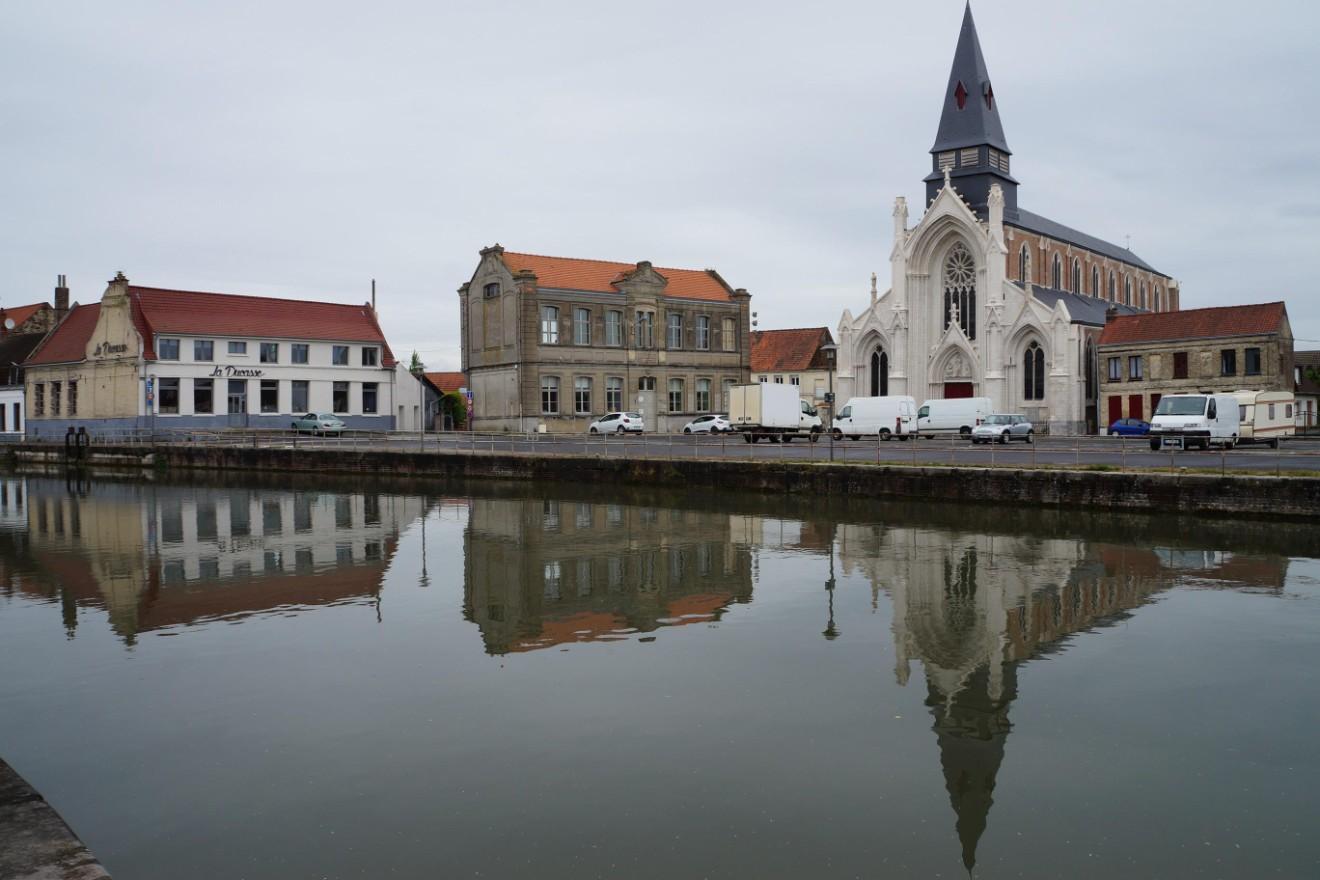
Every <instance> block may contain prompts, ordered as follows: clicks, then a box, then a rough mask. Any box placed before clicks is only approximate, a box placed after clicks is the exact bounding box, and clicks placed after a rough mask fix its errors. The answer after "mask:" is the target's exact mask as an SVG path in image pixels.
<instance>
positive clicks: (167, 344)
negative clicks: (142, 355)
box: [156, 339, 179, 361]
mask: <svg viewBox="0 0 1320 880" xmlns="http://www.w3.org/2000/svg"><path fill="white" fill-rule="evenodd" d="M156 357H157V358H159V359H160V360H162V361H177V360H178V359H179V340H177V339H158V340H156Z"/></svg>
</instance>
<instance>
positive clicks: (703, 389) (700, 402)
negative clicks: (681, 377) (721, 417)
mask: <svg viewBox="0 0 1320 880" xmlns="http://www.w3.org/2000/svg"><path fill="white" fill-rule="evenodd" d="M697 412H710V380H709V379H698V380H697Z"/></svg>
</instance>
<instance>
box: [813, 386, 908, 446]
mask: <svg viewBox="0 0 1320 880" xmlns="http://www.w3.org/2000/svg"><path fill="white" fill-rule="evenodd" d="M833 429H834V438H835V439H836V440H837V439H839V438H840V437H847V438H848V439H850V440H857V439H859V438H860V437H862V436H863V435H866V436H874V437H879V438H880V439H881V440H891V439H893V438H894V437H897V438H898V439H900V440H906V439H908V438H909V437H911V436H912V435H913V434H915V433H916V432H917V401H916V400H915V399H914V398H911V397H903V396H895V397H854V398H853V399H851V400H849V401H848V403H847V404H846V405H845V406H844V407H843V409H841V410H839V414H838V415H837V416H835V417H834V426H833Z"/></svg>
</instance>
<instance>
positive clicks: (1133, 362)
mask: <svg viewBox="0 0 1320 880" xmlns="http://www.w3.org/2000/svg"><path fill="white" fill-rule="evenodd" d="M1141 378H1142V376H1141V355H1139V354H1138V355H1132V356H1130V357H1129V358H1128V381H1129V382H1139V381H1141Z"/></svg>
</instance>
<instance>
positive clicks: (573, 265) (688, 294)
mask: <svg viewBox="0 0 1320 880" xmlns="http://www.w3.org/2000/svg"><path fill="white" fill-rule="evenodd" d="M502 258H503V260H504V265H506V266H508V267H509V271H510V272H513V273H515V274H516V273H518V272H523V271H530V272H532V273H534V274H535V275H536V283H537V286H538V287H552V288H559V289H562V290H586V291H592V292H595V293H617V292H618V290H619V289H618V287H616V286H615V285H617V284H618V282H620V281H623V280H624V279H626V278H627V277H628V276H629V275H631V274H632V273H633V272H635V271H636V270H637V264H636V263H611V262H607V261H605V260H579V259H576V258H573V257H546V256H541V255H540V254H519V253H514V252H513V251H505V252H504V254H503V256H502ZM653 268H654V269H655V271H656V272H658V273H659V274H660V275H661V276H662V277H663V278H664V279H665V280H666V281H668V282H669V283H668V285H667V286H666V287H665V290H664V295H665V296H668V297H674V298H676V299H700V300H711V301H718V302H728V300H729V295H730V294H731V293H732V292H733V291H732V290H731V289H730V288H729V286H728V285H727V284H725V283H724V280H723V279H722V278H720V276H719V275H718V274H717V273H716V272H715V270H714V269H662V268H660V267H659V266H655V267H653Z"/></svg>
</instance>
